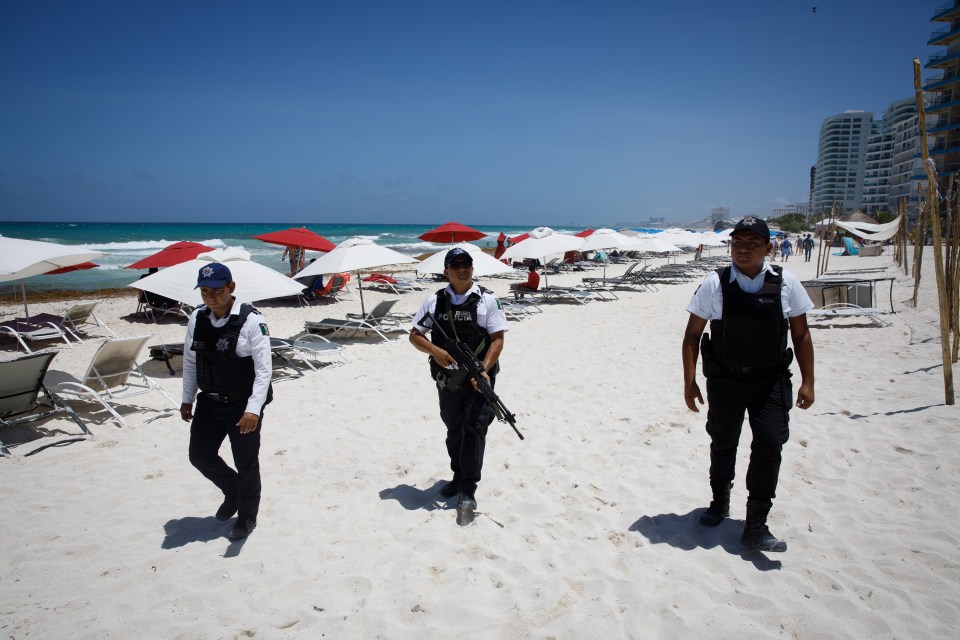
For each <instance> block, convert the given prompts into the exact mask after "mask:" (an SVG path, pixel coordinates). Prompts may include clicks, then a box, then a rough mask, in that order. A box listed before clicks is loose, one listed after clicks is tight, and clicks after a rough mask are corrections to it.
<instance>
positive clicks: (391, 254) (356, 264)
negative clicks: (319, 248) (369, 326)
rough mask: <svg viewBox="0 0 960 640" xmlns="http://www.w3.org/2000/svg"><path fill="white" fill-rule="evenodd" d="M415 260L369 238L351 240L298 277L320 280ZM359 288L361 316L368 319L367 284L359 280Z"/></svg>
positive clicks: (317, 260)
mask: <svg viewBox="0 0 960 640" xmlns="http://www.w3.org/2000/svg"><path fill="white" fill-rule="evenodd" d="M412 262H416V259H415V258H411V257H410V256H405V255H403V254H402V253H400V252H399V251H394V250H393V249H390V248H389V247H384V246H381V245H378V244H374V242H373V241H372V240H370V239H369V238H348V239H347V240H344V241H343V242H341V243H340V244H338V245H337V246H336V247H334V248H333V250H331V251H330V252H329V253H327V254H325V255H322V256H320V257H319V258H317V259H316V260H314V261H313V262H311V263H310V264H308V265H307V266H306V267H304V268H303V271H300V272H299V273H297V277H298V278H306V277H307V276H316V275H320V274H324V273H328V274H329V273H343V272H345V271H359V270H360V269H372V268H374V267H385V266H387V265H391V264H410V263H412ZM357 286H358V287H360V312H361V313H363V314H364V315H366V313H367V310H366V309H365V308H364V306H363V284H362V281H361V280H360V278H359V274H358V277H357Z"/></svg>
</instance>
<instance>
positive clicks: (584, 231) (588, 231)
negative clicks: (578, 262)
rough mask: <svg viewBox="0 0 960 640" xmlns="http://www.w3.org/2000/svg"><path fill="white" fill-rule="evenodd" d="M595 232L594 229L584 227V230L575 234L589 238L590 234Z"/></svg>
mask: <svg viewBox="0 0 960 640" xmlns="http://www.w3.org/2000/svg"><path fill="white" fill-rule="evenodd" d="M611 231H612V229H611ZM593 232H594V230H593V229H584V230H583V231H581V232H580V233H577V234H574V235H576V236H577V237H578V238H589V237H590V235H591V234H593ZM584 251H586V249H584Z"/></svg>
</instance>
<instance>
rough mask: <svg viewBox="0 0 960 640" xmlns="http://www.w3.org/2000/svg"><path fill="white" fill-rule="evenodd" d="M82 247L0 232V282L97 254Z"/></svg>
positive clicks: (24, 276) (98, 255)
mask: <svg viewBox="0 0 960 640" xmlns="http://www.w3.org/2000/svg"><path fill="white" fill-rule="evenodd" d="M102 255H103V254H102V253H100V252H99V251H91V250H90V249H85V248H83V247H76V246H70V245H66V244H56V243H55V242H40V241H38V240H21V239H20V238H6V237H3V236H0V282H9V281H11V280H20V279H21V278H29V277H30V276H38V275H40V274H41V273H47V272H48V271H53V270H54V269H59V268H61V267H72V266H74V265H78V264H80V263H81V262H89V261H90V260H95V259H97V258H99V257H101V256H102Z"/></svg>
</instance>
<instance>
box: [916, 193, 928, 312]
mask: <svg viewBox="0 0 960 640" xmlns="http://www.w3.org/2000/svg"><path fill="white" fill-rule="evenodd" d="M921 194H922V189H921V187H920V185H919V184H918V185H917V226H916V227H914V229H913V308H914V309H916V308H917V291H918V290H919V289H920V270H921V267H922V266H923V250H924V248H925V247H926V246H927V211H926V207H927V201H926V198H924V199H922V200H921V197H922V196H921Z"/></svg>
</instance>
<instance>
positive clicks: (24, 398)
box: [0, 351, 93, 455]
mask: <svg viewBox="0 0 960 640" xmlns="http://www.w3.org/2000/svg"><path fill="white" fill-rule="evenodd" d="M55 355H57V352H56V351H51V352H47V353H34V354H31V355H27V356H23V357H20V358H17V359H16V360H8V361H5V362H0V425H3V426H5V427H12V426H15V425H20V424H27V423H29V422H36V421H37V420H42V419H44V418H48V417H50V416H53V415H56V414H58V413H66V414H67V415H69V416H70V418H71V419H72V420H73V421H74V422H76V423H77V426H79V427H80V429H81V430H82V431H83V432H84V433H85V434H87V435H93V434H91V433H90V430H89V429H87V426H86V425H85V424H83V421H82V420H81V419H80V416H78V415H77V414H76V412H74V410H73V409H71V408H70V406H69V405H67V404H66V403H65V402H63V400H61V399H60V398H59V397H57V396H56V395H55V394H53V393H50V391H49V390H48V389H47V388H46V387H45V386H43V378H44V376H45V375H46V373H47V369H48V368H49V366H50V361H51V360H53V357H54V356H55ZM41 396H42V397H41ZM8 454H9V451H8V449H7V447H6V445H4V443H3V440H2V439H0V455H8Z"/></svg>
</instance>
